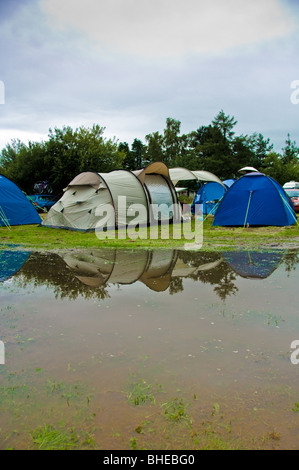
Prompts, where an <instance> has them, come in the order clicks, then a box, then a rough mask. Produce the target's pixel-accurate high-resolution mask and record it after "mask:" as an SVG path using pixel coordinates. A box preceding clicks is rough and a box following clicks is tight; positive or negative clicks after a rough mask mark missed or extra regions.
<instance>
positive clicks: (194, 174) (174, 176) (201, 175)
mask: <svg viewBox="0 0 299 470" xmlns="http://www.w3.org/2000/svg"><path fill="white" fill-rule="evenodd" d="M169 175H170V178H171V180H172V182H173V184H174V186H176V185H177V183H178V182H179V181H188V180H197V181H214V182H216V183H220V184H222V181H221V180H220V179H219V178H218V177H217V176H216V175H214V174H213V173H210V172H209V171H200V170H196V171H195V170H192V171H191V170H188V169H187V168H182V167H176V168H170V169H169Z"/></svg>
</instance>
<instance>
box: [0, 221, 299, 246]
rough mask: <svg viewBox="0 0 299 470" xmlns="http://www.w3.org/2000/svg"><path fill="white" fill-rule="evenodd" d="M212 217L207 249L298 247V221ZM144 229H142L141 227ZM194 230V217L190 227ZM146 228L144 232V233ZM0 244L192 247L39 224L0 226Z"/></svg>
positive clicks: (208, 223)
mask: <svg viewBox="0 0 299 470" xmlns="http://www.w3.org/2000/svg"><path fill="white" fill-rule="evenodd" d="M212 221H213V219H212V218H209V219H207V220H206V221H205V222H204V224H203V248H205V249H207V250H213V251H214V250H218V249H219V250H221V249H222V248H223V246H225V247H226V249H228V248H231V249H236V248H238V249H242V248H247V247H250V248H254V249H267V248H268V247H271V248H272V249H273V248H297V247H299V225H298V224H297V225H293V226H290V227H249V228H242V227H212ZM144 230H145V229H144ZM193 230H194V221H193V224H192V231H193ZM144 233H145V232H143V235H144ZM0 244H1V245H2V247H3V246H10V245H17V246H18V247H20V246H23V247H31V248H32V247H34V248H35V249H38V250H59V249H64V250H65V249H70V248H71V249H76V248H97V247H98V248H103V247H115V248H130V249H132V248H147V247H148V248H180V247H183V246H184V247H185V248H187V247H190V248H192V245H193V240H186V239H183V238H182V239H173V238H172V237H171V232H170V237H169V238H166V239H162V238H161V237H160V235H159V237H158V239H150V238H144V239H141V238H137V239H136V240H132V239H130V238H129V237H126V238H125V239H118V238H117V236H116V237H115V239H103V240H99V239H98V238H97V237H96V236H95V233H94V232H79V231H69V230H63V229H53V228H47V227H43V226H39V225H23V226H14V227H9V228H8V227H1V228H0Z"/></svg>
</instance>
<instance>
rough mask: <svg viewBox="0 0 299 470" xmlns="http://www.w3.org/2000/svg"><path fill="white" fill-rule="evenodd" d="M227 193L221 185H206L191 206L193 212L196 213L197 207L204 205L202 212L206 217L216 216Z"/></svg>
mask: <svg viewBox="0 0 299 470" xmlns="http://www.w3.org/2000/svg"><path fill="white" fill-rule="evenodd" d="M225 192H226V188H225V187H224V186H223V185H221V184H219V183H215V182H210V183H205V184H204V185H202V186H201V187H200V188H199V190H198V191H197V193H196V195H195V198H194V200H193V203H192V205H191V212H192V213H194V212H196V211H195V206H196V205H197V204H202V210H203V213H204V214H205V215H206V214H214V213H215V211H216V209H217V207H218V204H219V202H220V201H221V199H222V198H223V196H224V194H225Z"/></svg>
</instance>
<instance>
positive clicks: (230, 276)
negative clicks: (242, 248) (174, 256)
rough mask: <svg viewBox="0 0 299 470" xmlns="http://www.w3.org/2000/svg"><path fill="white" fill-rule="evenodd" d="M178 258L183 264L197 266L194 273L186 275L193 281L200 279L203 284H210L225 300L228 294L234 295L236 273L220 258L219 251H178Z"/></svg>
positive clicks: (236, 289) (235, 290)
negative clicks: (214, 264)
mask: <svg viewBox="0 0 299 470" xmlns="http://www.w3.org/2000/svg"><path fill="white" fill-rule="evenodd" d="M179 258H180V259H182V261H183V262H184V263H185V264H188V265H190V266H194V267H197V268H199V269H198V270H195V272H194V273H192V274H190V275H189V276H188V277H189V278H190V279H193V280H194V281H197V282H198V281H200V282H202V283H203V284H210V285H211V286H215V287H214V292H215V293H216V294H217V295H218V296H219V297H220V298H221V300H225V299H226V297H229V296H230V295H235V293H236V292H237V291H238V290H239V289H238V288H237V286H236V285H235V284H234V282H233V281H234V280H236V274H235V272H234V271H233V269H232V268H231V267H230V266H229V265H228V263H226V262H225V261H223V260H221V256H220V254H219V253H213V252H199V253H196V254H194V253H192V252H191V253H190V252H187V251H186V252H184V251H181V252H179ZM219 260H221V262H220V263H219V264H218V265H217V266H216V267H211V269H204V267H205V266H206V267H207V268H208V267H209V265H210V266H212V265H213V263H216V262H217V261H219Z"/></svg>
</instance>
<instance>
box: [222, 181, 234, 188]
mask: <svg viewBox="0 0 299 470" xmlns="http://www.w3.org/2000/svg"><path fill="white" fill-rule="evenodd" d="M235 181H236V180H234V179H228V180H224V181H222V184H224V185H225V186H226V187H227V188H230V187H231V186H232V185H233V184H234V182H235Z"/></svg>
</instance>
